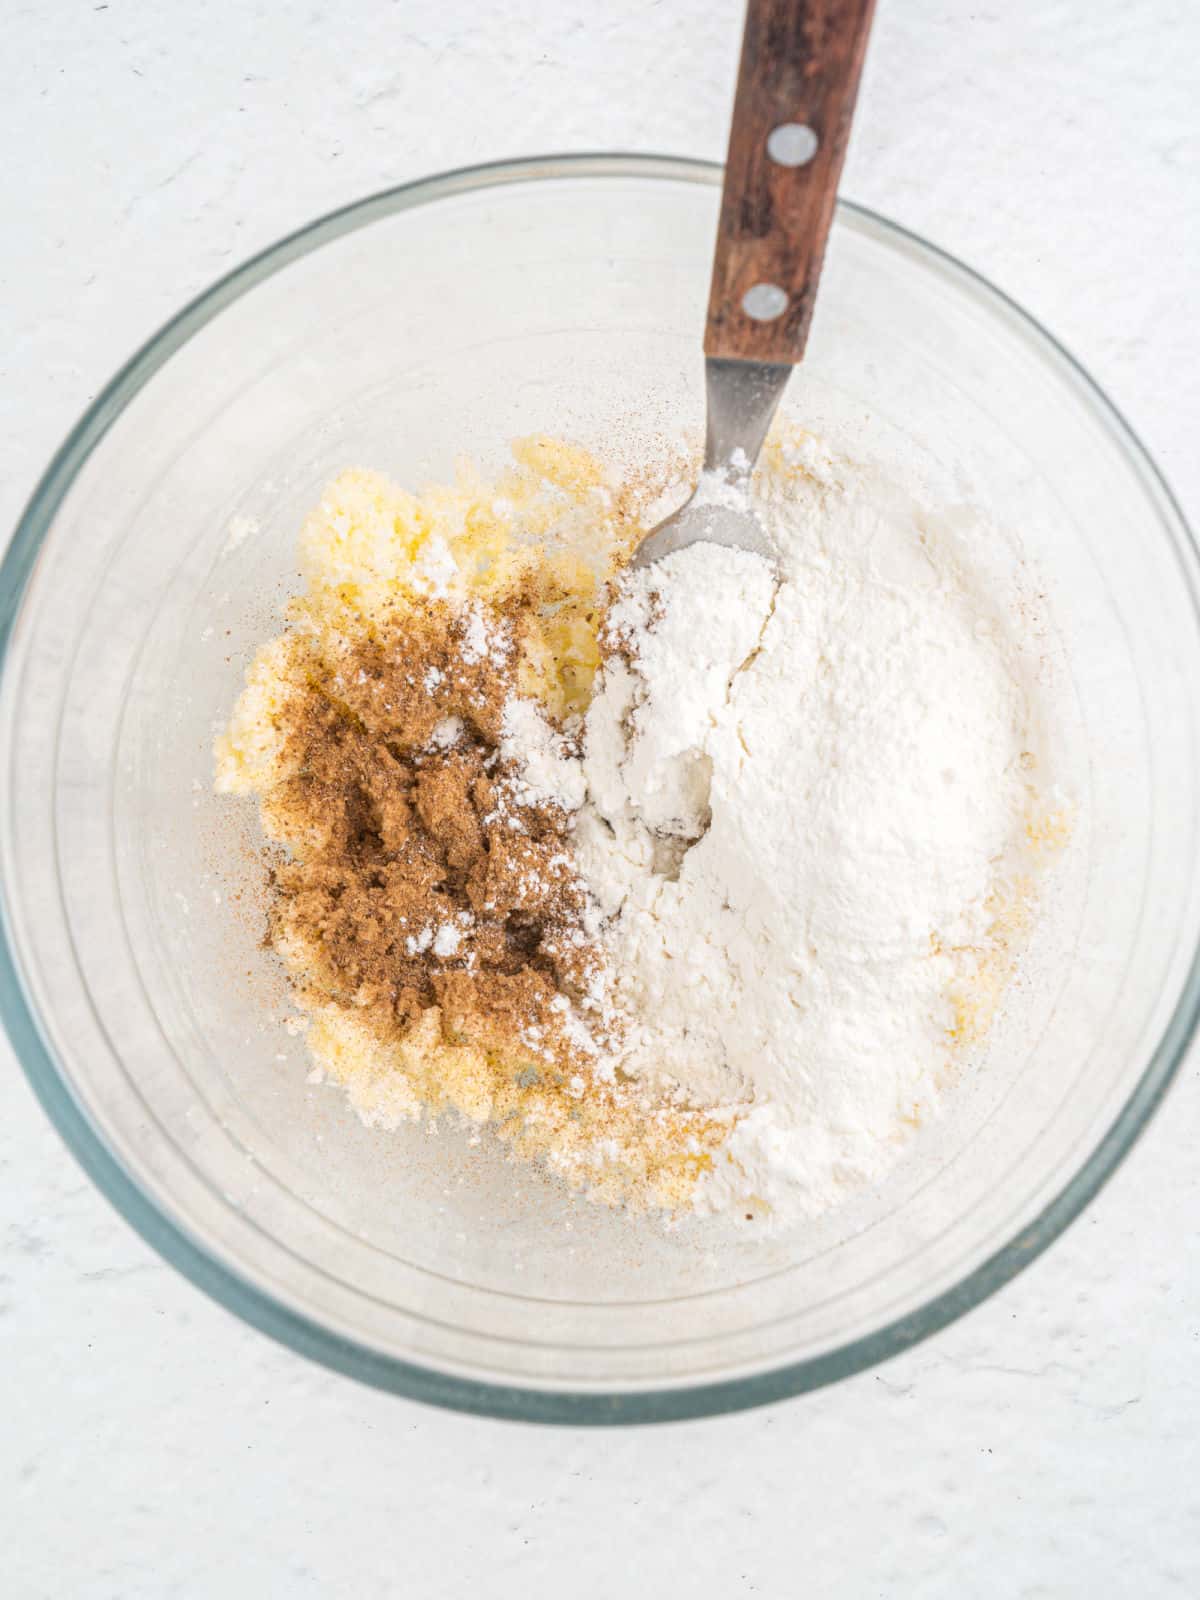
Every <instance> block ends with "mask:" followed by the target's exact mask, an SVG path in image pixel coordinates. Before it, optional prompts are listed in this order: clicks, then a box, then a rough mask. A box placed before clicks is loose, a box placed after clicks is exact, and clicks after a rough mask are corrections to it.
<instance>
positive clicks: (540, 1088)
mask: <svg viewBox="0 0 1200 1600" xmlns="http://www.w3.org/2000/svg"><path fill="white" fill-rule="evenodd" d="M514 454H515V458H516V459H515V464H514V466H513V468H512V469H511V470H510V471H509V472H507V473H506V474H504V475H503V477H502V478H501V479H500V480H499V481H498V482H494V483H487V482H484V481H482V480H480V479H478V478H477V477H476V476H474V475H473V474H471V473H470V472H468V471H464V472H463V474H462V475H461V476H460V479H459V481H458V482H457V483H456V484H455V485H454V486H451V487H443V488H434V489H430V490H427V491H426V492H425V493H423V494H422V495H420V496H413V495H410V494H408V493H406V492H404V491H403V490H401V489H399V488H398V487H396V486H395V485H394V484H392V483H390V482H388V481H387V480H386V479H384V478H382V477H380V476H378V475H375V474H371V473H365V472H350V473H346V474H343V475H342V476H341V477H340V478H339V479H337V480H336V482H334V483H333V484H332V485H331V486H330V487H329V489H328V490H327V491H326V494H325V497H324V499H323V500H322V502H321V504H320V505H319V506H318V507H317V508H316V510H315V511H314V512H313V513H312V515H311V516H310V518H309V519H308V521H307V523H306V525H305V528H304V530H303V534H302V537H301V557H302V561H303V564H304V570H305V575H306V578H307V589H306V592H305V593H304V595H303V596H302V597H301V598H300V599H298V600H296V601H294V602H293V603H292V607H291V612H290V616H289V626H288V628H287V630H286V631H285V632H284V633H283V634H282V635H281V636H280V637H279V638H277V639H275V640H273V641H271V642H270V643H269V644H268V645H266V646H265V647H264V648H263V650H262V651H261V652H260V653H259V655H258V657H257V659H256V660H255V661H254V663H253V664H252V666H251V668H250V671H249V673H248V675H247V684H246V688H245V690H244V692H243V694H242V696H241V699H240V700H239V702H238V705H237V707H236V709H235V712H234V715H233V718H232V720H231V723H230V726H229V729H228V731H227V732H226V733H225V734H224V735H223V736H222V738H221V739H220V740H219V741H218V746H217V786H218V788H219V789H220V790H222V791H224V792H228V793H241V794H252V795H255V796H256V797H257V798H258V800H259V804H260V809H261V816H262V822H263V827H264V830H265V832H266V835H267V837H268V839H269V840H270V841H271V844H270V846H269V849H268V856H269V861H268V890H269V896H268V904H269V910H268V917H269V935H268V937H269V941H270V943H271V945H272V946H273V947H274V949H275V950H276V951H277V952H278V953H279V955H280V956H281V957H282V959H283V960H284V962H285V963H286V965H287V967H288V970H289V972H290V974H291V977H292V982H293V989H294V995H295V999H296V1003H297V1006H298V1007H299V1008H300V1010H301V1012H302V1013H303V1016H304V1018H305V1020H306V1025H307V1039H308V1045H309V1048H310V1050H311V1052H312V1055H313V1057H314V1059H315V1061H316V1063H317V1066H318V1068H319V1069H320V1070H321V1071H323V1072H324V1073H325V1074H326V1075H328V1076H329V1077H330V1078H332V1079H335V1080H336V1081H337V1082H339V1083H340V1084H342V1085H344V1086H345V1088H346V1090H347V1092H348V1093H349V1095H350V1097H351V1099H352V1101H353V1103H354V1105H355V1106H356V1107H357V1109H358V1111H359V1112H360V1114H361V1115H362V1116H363V1117H364V1118H365V1119H366V1120H367V1121H368V1122H372V1123H377V1124H380V1125H382V1126H385V1127H386V1126H394V1125H395V1124H396V1123H398V1122H399V1121H401V1120H404V1119H408V1118H413V1117H419V1116H421V1115H422V1114H434V1115H436V1114H438V1113H440V1112H443V1111H448V1110H453V1111H455V1112H457V1113H460V1114H462V1115H463V1116H465V1117H466V1118H468V1119H470V1120H471V1121H472V1122H474V1123H478V1124H487V1125H489V1126H490V1127H491V1128H492V1129H493V1130H494V1131H495V1133H496V1134H497V1135H498V1136H499V1137H500V1138H501V1139H503V1140H505V1141H506V1142H507V1143H508V1144H509V1146H510V1147H511V1148H512V1150H513V1151H514V1152H515V1153H516V1154H519V1155H522V1156H526V1157H530V1158H536V1159H538V1160H540V1161H542V1162H544V1163H546V1164H548V1165H549V1166H550V1167H552V1168H553V1169H554V1170H556V1171H558V1172H559V1173H561V1174H562V1175H563V1176H564V1177H565V1178H567V1179H568V1180H569V1181H570V1182H571V1183H572V1184H574V1185H576V1186H577V1187H579V1188H581V1189H583V1190H585V1191H586V1192H587V1193H588V1194H589V1195H590V1196H592V1197H593V1198H596V1199H600V1200H602V1201H606V1202H608V1203H611V1204H620V1205H627V1206H629V1207H631V1208H635V1209H638V1208H644V1207H646V1206H656V1207H663V1208H665V1209H667V1210H669V1211H673V1212H682V1211H700V1212H726V1213H729V1214H731V1215H735V1216H737V1217H738V1218H749V1219H751V1220H771V1221H772V1222H786V1221H788V1220H791V1219H793V1218H796V1217H802V1216H809V1215H814V1214H816V1213H818V1212H820V1211H822V1210H824V1209H826V1208H827V1207H828V1206H830V1205H831V1204H833V1203H835V1202H836V1201H837V1200H838V1198H839V1197H840V1196H842V1195H843V1194H845V1193H847V1192H848V1191H850V1190H851V1189H853V1188H854V1187H856V1186H861V1185H862V1184H864V1183H869V1182H872V1181H875V1180H877V1179H878V1178H879V1177H881V1176H882V1175H883V1174H884V1173H885V1172H886V1171H887V1169H888V1167H889V1166H890V1165H891V1164H892V1163H893V1162H894V1161H895V1160H896V1158H897V1156H898V1155H899V1154H900V1153H901V1151H902V1149H903V1147H904V1144H905V1142H906V1140H907V1138H908V1137H909V1135H910V1134H911V1132H912V1130H913V1129H915V1128H916V1127H918V1126H919V1125H920V1124H921V1122H922V1121H923V1120H925V1119H926V1118H927V1117H929V1116H930V1115H932V1114H934V1113H935V1111H936V1109H937V1105H938V1100H939V1096H940V1094H941V1093H942V1091H943V1089H944V1088H945V1086H946V1085H947V1084H948V1083H950V1082H951V1081H952V1078H953V1076H954V1073H955V1072H956V1070H958V1069H959V1068H960V1066H961V1063H962V1061H963V1059H964V1058H965V1057H966V1056H967V1055H968V1054H969V1053H970V1052H972V1051H973V1050H975V1049H976V1048H977V1047H978V1046H979V1045H980V1044H981V1042H982V1041H983V1039H984V1038H985V1036H986V1034H987V1030H988V1028H989V1026H990V1023H991V1021H992V1018H993V1015H994V1013H995V1010H996V1007H997V1004H998V1002H999V999H1000V997H1001V994H1002V992H1003V989H1004V987H1005V985H1006V983H1007V982H1008V980H1009V978H1010V977H1011V975H1012V972H1013V969H1014V965H1015V962H1016V959H1017V957H1018V955H1019V952H1020V949H1021V946H1022V944H1023V942H1024V939H1025V937H1026V935H1027V932H1028V928H1029V923H1030V918H1031V916H1032V913H1033V910H1034V907H1035V902H1036V897H1037V887H1038V879H1039V875H1040V873H1041V871H1042V869H1043V867H1044V865H1045V863H1046V862H1047V861H1048V860H1049V858H1050V857H1051V856H1052V855H1053V853H1054V852H1055V850H1056V849H1057V848H1058V847H1059V846H1060V845H1061V843H1062V841H1063V840H1064V839H1065V837H1066V834H1067V831H1068V827H1069V817H1068V811H1067V808H1066V807H1065V805H1064V804H1063V802H1062V801H1061V799H1060V798H1059V797H1058V795H1057V793H1056V791H1055V788H1054V785H1053V781H1052V775H1051V774H1050V773H1049V772H1048V771H1047V765H1048V763H1047V760H1046V757H1045V753H1044V749H1043V741H1042V738H1041V734H1040V722H1041V714H1040V708H1039V706H1038V704H1037V696H1036V693H1035V692H1034V689H1033V678H1032V675H1031V674H1030V673H1029V672H1028V671H1027V669H1026V666H1025V663H1024V660H1023V655H1022V641H1021V639H1020V637H1019V636H1018V633H1017V631H1016V629H1015V628H1014V627H1013V626H1012V625H1011V623H1010V621H1009V619H1007V618H1005V617H1004V616H1002V615H1000V614H999V612H997V611H996V610H995V609H994V608H992V607H991V606H989V604H988V601H987V598H986V595H985V594H983V593H982V592H980V591H979V590H978V589H977V588H976V586H975V585H974V584H973V582H972V574H971V573H970V571H969V570H964V568H963V564H962V560H961V557H960V556H959V553H958V550H957V547H955V546H953V545H952V544H951V542H950V541H948V540H945V539H942V538H940V537H939V536H938V535H937V533H936V532H935V531H933V529H932V528H931V527H930V526H929V524H928V519H927V518H926V517H925V516H924V514H923V512H922V510H921V508H920V507H919V506H918V505H916V504H915V503H914V502H913V501H912V500H911V499H909V498H907V497H906V496H905V495H904V494H903V493H901V492H900V491H898V490H897V489H895V488H893V487H892V486H890V485H889V484H887V483H886V482H884V481H882V480H881V479H879V478H878V476H876V475H875V474H873V473H871V472H868V471H866V470H864V469H860V468H857V467H855V466H854V465H853V464H851V463H849V462H845V461H838V460H835V459H833V458H832V457H830V455H829V454H828V453H827V452H826V451H824V450H823V449H822V448H821V447H820V446H819V445H818V444H817V443H816V442H815V441H813V440H812V439H810V438H808V437H806V436H804V435H802V434H799V433H796V432H792V433H789V432H787V431H786V430H785V431H783V432H782V433H780V434H779V436H778V437H777V438H776V439H774V440H773V441H772V442H771V443H770V444H769V445H768V448H767V451H766V453H765V457H764V462H763V464H762V466H761V467H760V468H759V471H758V473H757V474H756V478H755V484H754V495H755V498H756V502H757V506H758V510H759V514H760V516H761V517H762V519H763V521H764V522H765V524H766V525H767V527H768V529H769V531H770V532H771V534H772V536H773V538H774V540H775V542H776V545H777V548H778V549H779V551H780V557H781V562H780V565H781V573H779V574H777V573H775V572H774V571H773V570H772V569H771V568H769V567H768V566H767V565H766V563H764V562H762V561H761V560H760V559H759V558H757V557H755V556H751V555H747V554H744V553H741V552H737V551H728V550H721V549H718V548H716V547H714V546H699V547H696V548H693V549H691V550H687V551H682V552H679V553H678V554H676V555H674V556H672V557H670V558H669V559H668V560H667V561H665V562H662V563H660V564H659V565H657V566H655V567H652V568H649V569H646V570H638V571H625V570H624V566H625V563H626V561H627V560H628V557H629V555H630V553H631V552H632V550H633V549H634V548H636V545H637V542H638V540H639V539H640V537H641V534H642V531H643V528H644V526H646V525H649V524H652V523H653V521H654V520H655V517H656V516H657V514H658V510H660V509H661V507H660V508H658V510H652V508H651V505H650V500H651V491H652V489H653V488H654V487H655V486H640V485H637V484H626V485H623V486H622V485H614V484H610V483H609V482H608V481H607V480H606V476H605V473H604V471H603V469H602V467H601V465H600V464H599V463H598V462H597V461H596V460H594V459H593V458H592V457H591V456H590V455H588V454H587V453H586V452H584V451H582V450H579V449H576V448H572V447H569V446H566V445H563V444H561V443H557V442H554V441H549V440H545V439H536V440H526V441H522V442H521V443H519V444H518V445H517V446H516V447H515V448H514Z"/></svg>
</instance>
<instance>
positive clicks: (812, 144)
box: [767, 122, 821, 167]
mask: <svg viewBox="0 0 1200 1600" xmlns="http://www.w3.org/2000/svg"><path fill="white" fill-rule="evenodd" d="M820 143H821V141H820V140H819V139H818V138H817V136H816V134H815V133H814V132H813V131H812V129H811V128H810V127H809V126H808V125H807V123H804V122H781V123H780V124H779V126H778V127H777V128H772V129H771V131H770V133H769V134H768V135H767V154H768V155H769V156H770V158H771V160H772V161H776V162H778V163H779V165H780V166H781V167H803V166H806V165H807V164H808V163H809V162H810V161H811V160H812V158H813V157H814V156H815V155H816V153H817V150H818V148H819V146H820Z"/></svg>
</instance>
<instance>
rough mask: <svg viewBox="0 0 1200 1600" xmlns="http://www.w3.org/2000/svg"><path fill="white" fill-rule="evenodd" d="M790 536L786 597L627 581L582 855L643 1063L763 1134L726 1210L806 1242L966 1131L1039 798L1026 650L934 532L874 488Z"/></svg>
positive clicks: (658, 1080)
mask: <svg viewBox="0 0 1200 1600" xmlns="http://www.w3.org/2000/svg"><path fill="white" fill-rule="evenodd" d="M762 512H763V515H764V516H765V517H766V518H767V519H768V520H769V522H770V524H771V532H772V535H773V537H774V539H775V540H776V543H777V545H778V547H779V548H780V550H781V551H782V552H783V572H782V578H781V580H777V575H776V574H775V573H774V572H773V571H772V569H771V568H770V567H769V566H768V565H767V564H766V563H765V562H764V561H762V560H761V559H760V558H758V557H757V556H753V555H749V554H746V553H743V552H740V551H735V550H727V549H719V548H717V547H715V546H711V545H698V546H694V547H692V548H690V549H687V550H684V551H680V552H677V553H676V554H674V555H672V556H671V557H669V558H668V559H666V560H665V561H663V562H661V563H659V564H657V565H655V566H653V567H650V568H647V569H643V570H638V571H633V572H631V573H629V574H627V575H626V577H625V579H624V581H623V587H622V590H621V593H620V596H619V598H618V600H617V601H616V603H615V604H614V606H613V608H612V611H611V614H610V619H609V636H608V644H609V655H608V659H607V662H606V664H605V666H604V668H603V670H602V673H601V677H600V680H599V690H598V693H597V695H596V698H595V700H594V702H593V704H592V706H591V708H590V711H589V713H588V716H587V723H586V731H585V740H584V761H583V766H584V774H585V777H586V781H587V796H588V797H587V800H586V801H585V803H584V805H583V807H582V808H581V810H580V812H579V814H578V816H577V819H576V825H575V835H574V838H575V856H576V864H577V868H578V870H579V872H580V874H581V876H582V879H583V881H584V882H585V883H586V884H587V885H588V888H589V890H590V892H591V894H592V895H593V896H594V898H595V900H596V902H597V904H598V906H599V908H600V911H601V913H602V916H603V918H604V922H603V931H602V934H601V944H602V947H603V949H604V952H605V957H606V960H605V971H606V974H607V990H606V994H605V999H604V1005H605V1006H606V1007H607V1008H608V1010H609V1011H610V1012H611V1013H614V1014H616V1015H618V1016H620V1017H621V1018H622V1019H623V1033H622V1043H621V1046H620V1049H619V1052H618V1055H617V1059H616V1060H615V1062H614V1066H615V1067H616V1068H618V1069H619V1070H620V1072H621V1073H623V1074H625V1075H627V1076H628V1077H630V1078H632V1079H635V1080H640V1081H642V1082H644V1083H645V1084H646V1085H647V1087H652V1088H654V1089H655V1090H657V1091H659V1092H663V1093H667V1092H682V1093H683V1094H684V1095H685V1096H686V1097H687V1098H688V1100H690V1101H692V1102H694V1103H696V1104H702V1105H706V1106H723V1107H730V1108H733V1109H734V1111H735V1112H736V1121H735V1125H734V1129H733V1132H732V1134H731V1136H730V1138H729V1140H728V1141H727V1142H726V1144H725V1146H724V1147H723V1149H722V1150H721V1151H720V1152H719V1153H718V1156H717V1158H716V1161H715V1164H714V1166H713V1168H712V1170H711V1171H710V1172H708V1173H707V1174H706V1176H705V1177H704V1178H703V1179H702V1180H701V1182H700V1185H699V1187H698V1189H697V1192H696V1195H695V1199H694V1204H695V1206H696V1209H698V1210H701V1211H712V1210H724V1209H727V1208H730V1207H732V1206H734V1205H737V1206H739V1207H740V1208H742V1209H744V1208H745V1206H746V1205H747V1204H751V1205H755V1206H757V1207H759V1208H760V1209H765V1210H766V1211H769V1212H771V1213H773V1214H774V1216H775V1217H776V1218H777V1219H786V1218H787V1217H789V1216H794V1215H811V1214H815V1213H817V1212H820V1211H822V1210H824V1209H826V1208H827V1207H828V1206H829V1205H831V1204H832V1203H834V1201H835V1200H836V1199H837V1198H838V1197H839V1195H840V1194H842V1193H843V1192H844V1191H845V1190H846V1189H847V1188H848V1187H851V1186H856V1185H859V1184H862V1183H867V1182H871V1181H873V1180H875V1179H877V1178H878V1177H879V1176H880V1175H881V1174H882V1173H883V1172H884V1171H885V1170H886V1169H887V1167H888V1166H889V1165H890V1164H891V1163H892V1162H893V1161H894V1159H895V1157H896V1154H897V1152H898V1149H899V1148H900V1146H901V1144H902V1142H903V1139H904V1137H905V1136H906V1134H907V1133H908V1132H909V1131H910V1130H911V1129H912V1127H914V1126H915V1125H916V1124H918V1123H919V1122H920V1121H921V1120H922V1119H924V1118H925V1117H926V1116H928V1115H929V1114H930V1113H931V1112H932V1111H934V1109H935V1108H936V1103H937V1100H938V1094H939V1084H940V1082H941V1080H942V1079H943V1078H944V1076H945V1074H946V1070H947V1068H948V1065H949V1063H950V1060H951V1058H952V1055H953V1053H954V1050H955V1048H956V1045H957V1044H958V1043H960V1042H961V1040H962V1037H963V1036H964V1032H965V1030H964V1029H962V1028H961V1027H960V1026H959V1023H960V1021H961V1017H962V1015H963V1014H964V1010H969V1001H970V991H971V988H972V985H975V986H976V987H979V988H981V989H982V988H986V987H987V985H989V984H991V985H993V986H994V985H995V981H996V976H997V970H998V969H997V965H996V963H997V961H998V960H999V959H1000V957H1001V955H1002V954H1003V952H1002V950H1001V944H1002V941H1001V940H1000V938H999V936H998V933H997V918H996V908H997V904H998V903H999V901H1000V900H1001V899H1003V900H1005V901H1006V902H1007V900H1009V899H1011V896H1012V895H1013V894H1014V893H1016V892H1017V890H1016V888H1015V887H1014V886H1015V885H1018V884H1019V883H1021V882H1023V881H1025V880H1024V878H1023V873H1024V871H1025V870H1026V868H1027V863H1026V862H1025V861H1024V857H1025V854H1026V842H1025V840H1026V833H1025V824H1026V819H1027V817H1028V815H1029V813H1030V809H1031V805H1032V804H1033V794H1032V790H1031V788H1030V784H1029V781H1028V777H1027V772H1026V767H1027V766H1028V764H1029V762H1028V758H1027V757H1026V759H1025V761H1024V762H1023V754H1024V753H1025V752H1026V748H1027V744H1028V742H1029V741H1028V735H1027V724H1028V722H1029V717H1030V709H1029V704H1028V697H1027V694H1026V690H1025V688H1024V686H1023V683H1022V678H1021V674H1020V672H1019V671H1018V668H1017V665H1016V655H1015V652H1014V650H1013V648H1012V647H1011V646H1010V643H1009V642H1008V641H1007V640H1006V638H1005V635H1004V632H1003V630H1002V629H1001V628H999V627H997V626H995V625H994V620H993V619H988V618H986V617H985V616H983V615H981V611H980V603H979V600H978V598H977V597H976V596H973V595H972V594H971V593H970V592H969V590H968V588H967V587H966V586H965V584H964V582H963V581H962V580H961V578H960V576H959V574H958V573H957V571H956V570H955V565H954V562H953V560H952V559H951V557H950V556H949V555H948V554H947V553H946V552H941V551H938V550H937V549H936V548H935V547H934V545H933V544H932V542H931V541H930V540H929V539H928V538H927V537H926V535H925V534H924V533H923V531H922V529H921V526H920V519H919V517H918V516H917V513H916V511H915V508H914V507H913V506H912V505H911V504H910V503H909V502H907V501H905V500H904V499H903V497H900V496H897V495H888V494H886V493H882V492H881V491H880V490H879V487H878V486H873V485H871V484H869V483H868V482H867V481H866V480H860V481H858V482H851V483H850V484H849V485H848V486H846V485H837V486H824V487H822V486H819V485H813V486H812V487H811V488H810V489H809V490H807V491H806V492H804V493H803V494H801V495H798V496H797V495H795V494H793V497H792V498H791V499H790V500H779V501H777V502H776V503H774V504H771V503H768V504H766V505H765V506H764V507H763V508H762Z"/></svg>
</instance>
